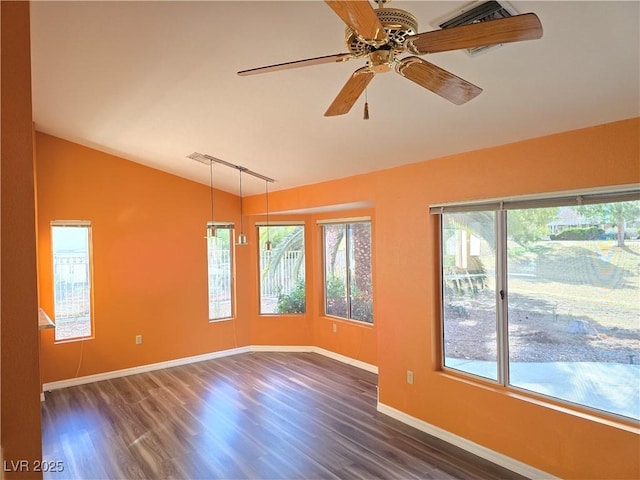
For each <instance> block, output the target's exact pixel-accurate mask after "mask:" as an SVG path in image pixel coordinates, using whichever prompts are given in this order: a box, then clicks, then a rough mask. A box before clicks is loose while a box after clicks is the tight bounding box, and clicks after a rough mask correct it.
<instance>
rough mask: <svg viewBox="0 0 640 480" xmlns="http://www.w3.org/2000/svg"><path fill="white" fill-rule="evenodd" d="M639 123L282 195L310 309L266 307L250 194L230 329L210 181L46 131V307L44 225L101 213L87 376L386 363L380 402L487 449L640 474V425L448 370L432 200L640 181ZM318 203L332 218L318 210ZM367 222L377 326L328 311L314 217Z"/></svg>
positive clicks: (277, 206) (74, 351)
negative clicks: (215, 265)
mask: <svg viewBox="0 0 640 480" xmlns="http://www.w3.org/2000/svg"><path fill="white" fill-rule="evenodd" d="M639 129H640V120H639V119H631V120H627V121H621V122H616V123H612V124H607V125H602V126H598V127H592V128H587V129H582V130H577V131H573V132H566V133H561V134H557V135H551V136H548V137H543V138H538V139H532V140H528V141H523V142H518V143H514V144H510V145H504V146H499V147H495V148H489V149H485V150H480V151H475V152H470V153H466V154H460V155H455V156H450V157H446V158H440V159H436V160H430V161H426V162H422V163H419V164H413V165H409V166H405V167H400V168H394V169H390V170H385V171H380V172H376V173H372V174H367V175H360V176H356V177H351V178H347V179H341V180H335V181H331V182H325V183H321V184H316V185H310V186H305V187H300V188H296V189H292V190H287V191H276V192H272V193H271V194H270V199H269V204H270V209H271V211H272V213H273V212H282V211H291V210H301V211H303V212H304V211H305V210H306V212H307V213H306V214H300V215H286V216H281V217H280V218H283V219H288V220H302V221H305V223H306V226H307V230H306V247H307V263H306V267H307V272H308V279H307V280H308V282H307V283H308V284H307V314H306V315H302V316H283V317H273V316H264V317H261V316H259V315H258V314H257V311H258V293H257V292H258V290H257V281H256V280H257V278H258V267H257V258H258V257H257V246H256V238H255V237H256V232H255V228H254V224H255V222H256V221H261V220H264V218H263V217H262V215H263V214H264V198H263V197H262V196H255V197H250V198H247V199H245V204H244V210H245V213H246V218H245V233H246V234H247V235H248V237H249V242H250V245H249V246H247V247H241V248H236V252H237V279H238V292H237V299H238V320H236V321H234V322H233V323H232V322H225V323H223V324H208V323H207V322H206V302H203V296H206V266H205V264H204V261H203V259H204V248H205V245H204V241H203V240H202V239H201V237H202V232H203V225H204V222H205V221H206V219H207V209H206V206H207V205H208V203H207V194H208V189H207V188H206V187H205V186H202V185H198V184H194V183H193V182H189V181H186V180H182V179H179V178H176V177H172V176H171V175H168V174H165V173H161V172H157V171H153V170H151V169H148V168H146V167H142V166H139V165H135V164H133V163H130V162H127V161H125V160H122V159H118V158H116V157H112V156H109V155H105V154H102V153H99V152H96V151H94V150H91V149H87V148H84V147H80V146H78V145H74V144H72V143H69V142H65V141H62V140H59V139H55V138H53V137H49V136H47V135H43V134H38V136H37V152H38V159H37V166H38V182H39V192H38V193H39V212H38V215H39V231H40V269H41V293H42V296H43V300H42V302H43V306H46V307H48V311H49V312H51V308H50V307H51V293H50V289H51V285H50V280H47V279H50V263H51V259H50V253H49V252H50V245H49V241H50V240H49V233H48V230H49V221H50V220H52V219H63V218H71V219H73V218H76V219H77V218H79V219H91V220H92V221H93V222H94V285H95V310H96V338H95V339H93V340H90V341H87V342H85V346H84V348H85V351H84V360H83V366H82V369H81V371H80V375H87V374H89V373H98V372H102V371H109V370H114V369H118V368H125V367H130V366H135V365H142V364H146V363H152V362H156V361H162V360H168V359H171V358H178V357H183V356H188V355H195V354H198V353H205V352H209V351H214V350H220V349H224V348H232V347H233V346H235V345H248V344H252V345H272V344H276V345H309V344H312V345H317V346H320V347H322V348H326V349H328V350H332V351H335V352H338V353H342V354H344V355H348V356H350V357H353V358H356V359H358V360H361V361H364V362H367V363H371V364H374V365H378V367H379V372H380V375H379V386H380V390H379V392H380V401H381V402H382V403H384V404H386V405H388V406H391V407H393V408H396V409H398V410H401V411H403V412H406V413H407V414H409V415H412V416H414V417H417V418H419V419H422V420H424V421H426V422H428V423H430V424H432V425H435V426H438V427H440V428H443V429H445V430H448V431H450V432H452V433H454V434H457V435H460V436H462V437H464V438H467V439H469V440H471V441H473V442H476V443H478V444H481V445H483V446H485V447H487V448H490V449H492V450H495V451H498V452H501V453H503V454H505V455H508V456H510V457H513V458H515V459H517V460H519V461H522V462H524V463H527V464H530V465H532V466H534V467H536V468H539V469H541V470H544V471H547V472H549V473H552V474H555V475H558V476H560V477H567V478H637V477H639V476H640V460H639V459H638V455H637V452H638V448H639V447H640V441H639V438H640V437H639V436H638V429H637V426H633V425H631V424H624V423H620V422H614V421H608V420H606V419H603V418H597V417H595V416H593V415H591V416H590V415H587V414H584V413H580V412H577V411H574V410H571V409H560V408H552V407H551V406H550V405H547V404H545V403H543V402H539V401H535V400H532V399H531V398H529V397H527V396H525V395H515V394H513V392H510V391H509V390H508V389H504V388H500V387H487V386H486V385H480V384H476V383H474V382H470V381H467V380H463V379H460V378H457V377H456V376H453V375H449V374H445V373H443V372H441V371H439V370H438V368H439V364H438V357H439V346H438V344H439V342H438V338H439V337H438V335H439V333H438V332H439V329H438V325H439V314H438V298H437V297H438V296H437V293H436V292H437V291H438V287H437V285H438V254H437V248H436V242H437V238H438V235H437V224H436V220H435V219H434V218H432V217H431V216H429V214H428V206H429V204H431V203H436V202H446V201H461V200H469V199H477V198H490V197H499V196H508V195H520V194H534V193H542V192H552V191H560V190H569V189H576V188H589V187H597V186H611V185H621V184H627V183H633V182H640V154H639V148H638V147H639V144H640V143H639ZM158 192H162V195H159V194H158ZM218 199H221V200H218ZM216 200H217V204H218V205H220V203H224V202H225V201H226V205H225V206H224V207H220V208H225V209H226V212H227V216H228V218H226V219H227V220H232V221H233V220H235V221H236V223H237V222H238V221H239V219H238V218H237V215H238V205H237V198H236V197H233V196H231V195H227V194H223V193H221V192H217V198H216ZM353 204H357V205H359V206H360V207H358V208H357V209H356V208H353ZM345 205H351V207H350V209H345ZM320 207H322V208H324V209H328V210H333V211H329V212H328V213H323V214H322V215H318V214H312V213H311V212H313V209H315V208H320ZM220 208H218V209H217V211H218V212H220ZM360 215H369V216H371V217H372V227H373V240H372V243H373V261H374V270H373V276H374V288H375V291H374V295H375V297H374V316H375V325H374V326H366V325H360V324H357V323H354V322H348V321H340V320H335V319H331V318H327V317H324V316H323V315H322V251H321V248H322V243H321V237H320V229H319V227H318V226H317V225H316V221H317V220H318V219H320V218H336V217H340V218H342V217H350V216H360ZM216 217H218V215H216ZM271 218H272V219H275V218H277V217H276V216H275V215H274V216H272V217H271ZM221 220H222V218H221ZM47 282H48V283H47ZM47 292H49V293H47ZM45 299H46V301H47V302H49V303H48V304H47V305H45ZM334 322H335V323H336V324H337V327H338V331H337V333H335V334H334V333H333V332H332V329H331V327H332V324H333V323H334ZM233 325H235V326H236V335H237V338H238V341H237V342H236V341H235V340H234V338H233V329H232V328H231V326H233ZM178 327H179V329H178V330H176V328H178ZM136 333H142V334H143V335H144V338H145V343H144V344H143V346H136V345H134V342H133V337H134V335H135V334H136ZM44 335H49V337H50V336H51V333H49V332H47V333H45V334H44ZM43 345H44V347H43V354H42V360H43V362H42V363H43V370H44V371H45V381H52V380H57V379H65V378H70V377H72V376H73V375H74V374H75V370H76V368H77V364H78V359H79V344H78V343H73V344H63V345H54V344H53V342H52V340H51V338H44V339H43ZM115 352H117V353H115ZM407 370H413V371H414V373H415V382H414V384H413V385H408V384H407V383H406V371H407Z"/></svg>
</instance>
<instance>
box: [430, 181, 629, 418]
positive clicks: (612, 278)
mask: <svg viewBox="0 0 640 480" xmlns="http://www.w3.org/2000/svg"><path fill="white" fill-rule="evenodd" d="M638 198H640V197H639V194H638V192H637V191H634V192H630V193H619V194H617V195H615V196H612V195H606V196H605V195H597V194H593V195H591V196H588V195H585V196H584V197H578V198H575V197H574V198H572V199H567V198H559V199H555V200H553V199H552V200H550V199H545V200H544V201H542V200H541V201H539V202H536V201H533V200H531V201H528V202H527V201H521V202H518V203H516V202H515V201H514V202H512V203H511V204H510V203H505V204H504V205H503V208H502V209H500V207H499V206H497V207H495V208H491V207H492V205H486V207H487V208H486V209H484V208H479V207H478V206H475V208H471V209H470V211H463V210H464V206H455V207H453V208H451V207H449V208H447V207H438V208H432V212H433V213H440V212H441V213H442V221H441V227H442V237H441V238H442V242H441V247H442V260H441V261H442V298H443V302H442V310H443V337H444V339H443V340H444V342H443V356H444V359H443V363H444V366H445V367H449V368H453V369H457V370H460V371H463V372H466V373H470V374H474V375H479V376H482V377H485V378H488V379H491V380H494V381H496V382H499V383H501V384H503V385H510V386H513V387H517V388H520V389H524V390H528V391H532V392H535V393H538V394H542V395H547V396H550V397H555V398H557V399H560V400H563V401H567V402H572V403H576V404H580V405H583V406H586V407H590V408H593V409H598V410H602V411H606V412H609V413H613V414H616V415H622V416H626V417H630V418H633V419H635V420H640V387H639V385H640V230H639V229H640V201H639V200H637V199H638ZM472 207H473V206H472ZM480 207H482V206H480Z"/></svg>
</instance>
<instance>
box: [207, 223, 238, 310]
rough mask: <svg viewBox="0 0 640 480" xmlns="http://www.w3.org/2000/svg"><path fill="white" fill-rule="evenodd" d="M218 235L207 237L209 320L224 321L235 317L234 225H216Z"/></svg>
mask: <svg viewBox="0 0 640 480" xmlns="http://www.w3.org/2000/svg"><path fill="white" fill-rule="evenodd" d="M215 227H216V235H215V236H212V237H207V260H208V261H207V265H208V278H209V282H208V283H209V320H210V321H215V320H224V319H227V318H231V317H232V316H233V308H232V305H233V301H232V300H233V294H232V284H233V282H232V277H233V276H232V272H233V262H232V260H233V258H232V253H231V252H232V250H231V244H232V239H233V225H215Z"/></svg>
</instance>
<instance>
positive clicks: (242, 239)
mask: <svg viewBox="0 0 640 480" xmlns="http://www.w3.org/2000/svg"><path fill="white" fill-rule="evenodd" d="M238 170H239V171H240V233H239V234H238V243H237V245H246V244H247V243H248V242H247V236H246V235H245V234H244V216H243V214H242V203H243V201H242V169H241V168H239V169H238Z"/></svg>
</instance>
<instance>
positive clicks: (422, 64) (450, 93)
mask: <svg viewBox="0 0 640 480" xmlns="http://www.w3.org/2000/svg"><path fill="white" fill-rule="evenodd" d="M396 71H397V72H398V73H399V74H400V75H402V76H403V77H405V78H408V79H409V80H411V81H412V82H415V83H417V84H418V85H420V86H421V87H424V88H426V89H427V90H431V91H432V92H433V93H435V94H437V95H440V96H441V97H442V98H444V99H446V100H449V101H450V102H453V103H455V104H456V105H462V104H463V103H466V102H468V101H469V100H471V99H473V98H475V97H477V96H478V95H479V94H480V92H482V89H481V88H480V87H477V86H475V85H474V84H473V83H469V82H467V81H466V80H463V79H462V78H460V77H457V76H456V75H454V74H453V73H451V72H448V71H446V70H444V69H442V68H440V67H438V66H436V65H434V64H433V63H429V62H427V61H425V60H423V59H421V58H419V57H407V58H404V59H402V60H401V61H400V62H398V64H397V65H396Z"/></svg>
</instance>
